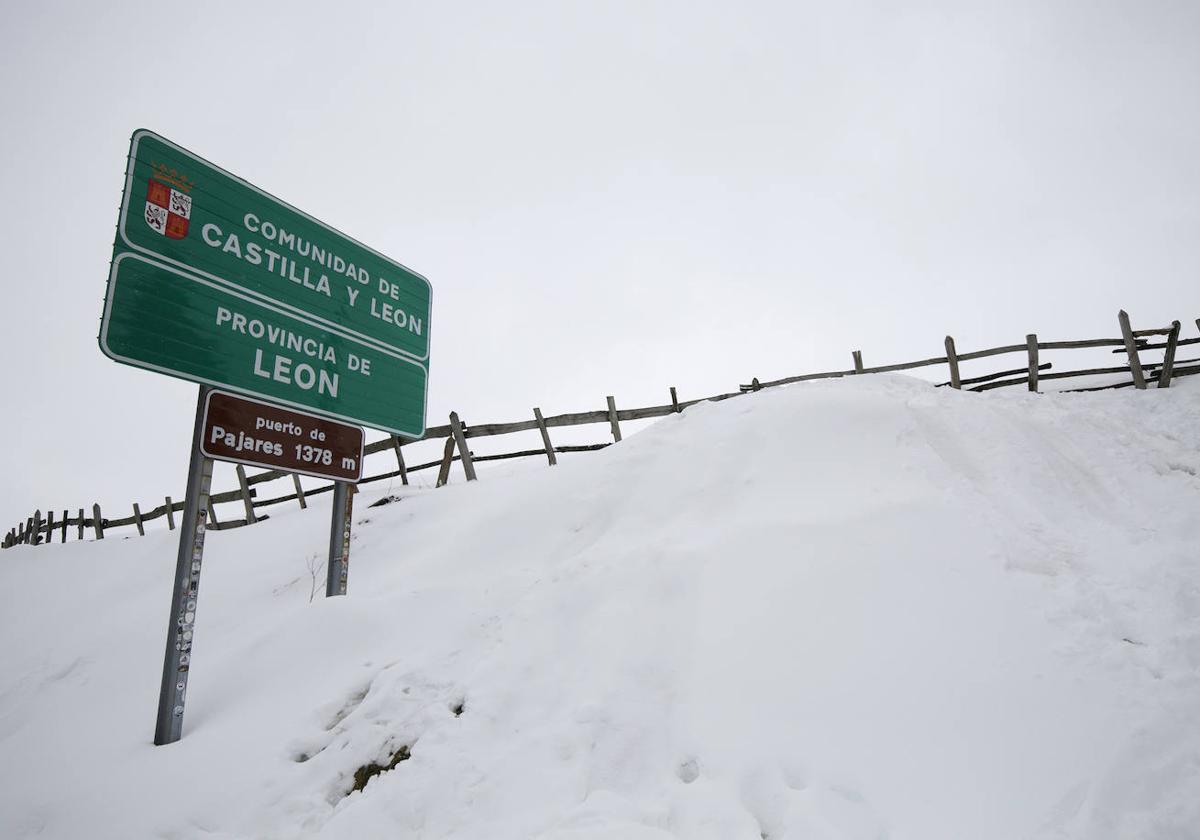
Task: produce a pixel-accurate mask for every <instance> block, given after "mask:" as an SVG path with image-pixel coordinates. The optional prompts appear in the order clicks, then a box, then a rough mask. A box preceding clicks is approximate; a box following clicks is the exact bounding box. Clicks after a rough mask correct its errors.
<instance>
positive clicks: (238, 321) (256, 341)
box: [100, 252, 428, 437]
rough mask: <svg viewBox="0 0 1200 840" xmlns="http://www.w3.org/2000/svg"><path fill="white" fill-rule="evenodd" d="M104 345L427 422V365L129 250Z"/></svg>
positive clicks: (386, 423)
mask: <svg viewBox="0 0 1200 840" xmlns="http://www.w3.org/2000/svg"><path fill="white" fill-rule="evenodd" d="M100 344H101V347H102V348H103V349H104V352H105V354H107V355H108V356H109V358H112V359H115V360H116V361H118V362H125V363H127V364H131V365H136V366H137V367H142V368H147V369H149V370H155V371H158V372H160V373H166V374H170V375H172V376H178V377H182V378H183V379H190V380H192V381H194V382H203V383H206V384H209V385H221V386H223V387H226V388H229V389H231V390H234V391H240V392H242V393H244V394H254V395H257V396H260V397H262V398H264V399H267V400H270V401H271V402H274V403H279V404H282V405H290V406H294V407H296V408H307V409H312V410H315V411H318V412H320V413H322V414H325V415H327V416H329V417H333V418H336V419H339V420H344V421H348V422H351V423H360V424H362V425H364V426H370V427H372V428H376V429H384V430H386V431H389V432H392V433H393V434H398V435H404V436H409V437H420V436H421V434H423V433H424V431H425V390H426V381H427V378H428V377H427V374H426V372H425V368H424V367H423V366H422V365H421V364H420V363H419V362H416V361H414V360H412V359H410V358H408V357H407V356H403V355H401V354H399V353H394V352H390V351H384V350H380V349H378V348H376V347H374V346H373V345H370V344H366V343H365V342H362V341H358V340H356V339H350V338H347V337H345V336H343V335H339V334H338V333H335V332H333V331H332V330H328V329H325V328H324V327H321V326H318V325H316V324H313V323H312V322H310V321H308V320H307V319H305V318H302V317H300V316H299V315H296V314H294V313H291V312H288V311H287V310H285V309H284V308H283V307H281V306H277V305H275V304H266V303H261V302H259V301H257V300H253V299H252V298H250V296H249V295H245V294H242V293H241V292H233V291H230V290H229V289H228V288H226V287H224V286H222V285H220V284H218V283H216V282H214V281H212V280H206V279H204V278H203V277H195V276H192V275H190V274H187V273H186V272H184V271H181V270H180V269H177V268H171V267H169V266H165V265H161V264H159V263H155V262H152V261H150V260H148V259H146V258H145V257H142V256H140V255H138V254H133V253H129V252H125V253H123V254H118V255H117V257H116V259H114V260H113V265H112V272H111V274H110V276H109V280H108V299H107V301H106V302H105V307H104V329H103V331H102V333H101V336H100Z"/></svg>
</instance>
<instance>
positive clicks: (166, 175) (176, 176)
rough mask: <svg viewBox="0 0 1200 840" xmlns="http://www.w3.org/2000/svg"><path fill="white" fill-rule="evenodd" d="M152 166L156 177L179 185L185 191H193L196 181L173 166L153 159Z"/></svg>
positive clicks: (173, 184) (172, 184) (176, 185)
mask: <svg viewBox="0 0 1200 840" xmlns="http://www.w3.org/2000/svg"><path fill="white" fill-rule="evenodd" d="M150 166H151V167H153V169H154V177H155V178H156V179H158V180H159V181H165V182H166V183H168V184H170V185H171V186H174V187H178V188H179V189H181V190H183V191H184V192H191V191H192V187H194V186H196V182H195V181H192V180H190V179H189V178H188V177H187V176H186V175H184V174H183V173H182V172H180V171H179V170H178V169H176V168H175V167H173V166H167V165H166V164H165V163H158V162H157V161H151V162H150Z"/></svg>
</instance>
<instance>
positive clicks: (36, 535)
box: [30, 509, 42, 545]
mask: <svg viewBox="0 0 1200 840" xmlns="http://www.w3.org/2000/svg"><path fill="white" fill-rule="evenodd" d="M30 533H31V534H32V535H33V536H32V537H31V538H30V542H32V543H33V544H34V545H41V544H42V511H41V509H38V510H35V511H34V512H33V529H32V531H31V532H30Z"/></svg>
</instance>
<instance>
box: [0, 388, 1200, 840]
mask: <svg viewBox="0 0 1200 840" xmlns="http://www.w3.org/2000/svg"><path fill="white" fill-rule="evenodd" d="M1191 384H1192V383H1191V382H1182V383H1180V385H1179V386H1178V387H1176V388H1173V389H1171V390H1170V391H1166V392H1155V391H1150V392H1144V393H1131V392H1128V391H1125V392H1110V393H1098V394H1080V395H1055V396H1051V395H1041V396H1038V395H1030V394H1000V393H997V394H987V395H979V394H968V393H959V392H954V391H950V390H948V389H934V388H932V387H930V386H929V385H927V384H925V383H921V382H917V381H914V380H910V379H905V378H900V377H883V376H871V377H863V378H861V379H848V380H843V381H836V382H829V383H823V384H809V385H804V386H796V387H792V388H785V389H775V390H769V391H762V392H760V393H757V394H754V395H751V396H746V397H744V398H740V399H736V400H731V401H728V402H724V403H719V404H704V405H699V406H696V407H694V408H692V409H689V410H688V411H686V412H685V413H684V414H682V415H679V416H675V417H671V418H668V419H666V420H663V421H662V422H660V423H657V424H655V425H654V426H653V427H651V428H649V429H647V430H646V431H644V432H642V433H640V434H638V435H636V436H635V437H633V438H631V439H628V440H626V441H625V442H624V443H622V444H620V445H619V446H615V447H612V448H610V449H608V450H606V451H604V452H602V453H598V454H597V455H595V456H592V457H590V458H588V459H581V460H578V461H575V462H573V463H569V464H563V465H560V466H558V467H556V468H553V469H551V468H546V469H543V470H540V471H537V472H532V473H528V474H523V475H517V476H511V477H507V478H504V479H496V480H491V481H487V480H484V481H480V482H477V483H474V484H471V485H462V486H452V487H448V488H443V489H441V490H438V491H436V492H428V491H413V492H411V493H409V494H408V495H406V496H405V497H404V498H403V499H402V500H401V501H399V502H396V503H392V504H389V505H386V506H383V507H378V508H368V507H367V504H369V503H370V502H371V501H374V499H375V498H377V497H378V496H379V495H381V493H380V492H379V491H377V492H374V493H371V492H368V493H364V494H362V495H361V496H359V498H358V501H357V508H356V524H355V541H354V553H353V558H352V562H351V571H350V595H349V597H346V598H338V599H330V600H325V599H323V598H321V597H320V596H319V595H318V597H317V599H316V600H315V601H313V602H312V603H309V591H310V588H311V581H310V577H309V573H308V571H307V570H306V560H307V558H309V557H310V556H312V555H314V554H321V553H322V551H323V547H324V546H325V545H326V539H327V528H328V513H327V508H326V509H324V510H321V509H319V508H318V506H317V505H316V504H314V505H313V508H316V509H310V510H309V511H308V512H300V511H293V512H283V513H280V514H276V515H275V516H274V518H272V519H271V520H270V521H269V522H266V523H264V524H262V525H260V526H256V527H253V528H245V529H241V530H237V531H229V532H219V533H214V534H210V535H209V542H208V550H207V554H206V560H207V562H206V565H205V571H204V577H203V580H202V582H201V593H200V605H199V610H198V617H197V641H196V650H195V657H194V666H193V676H192V683H191V695H190V697H189V698H188V710H187V716H186V719H185V729H184V738H183V740H182V741H181V742H179V743H178V744H175V745H172V746H168V747H153V746H152V745H151V743H150V740H151V737H152V734H153V728H154V712H155V704H156V701H157V690H158V679H159V668H160V664H161V656H162V649H161V648H162V644H163V638H164V633H165V622H166V620H167V612H168V607H169V590H170V586H171V578H172V571H173V563H174V540H173V536H174V535H173V534H166V533H160V534H151V535H148V536H147V537H145V538H142V539H138V538H136V537H135V538H133V539H126V540H114V539H107V540H104V541H103V542H99V543H67V544H66V545H53V546H50V547H37V548H30V547H20V548H16V549H12V550H9V551H6V552H4V553H3V554H0V593H2V595H0V599H2V600H0V638H2V639H3V640H4V644H3V646H2V649H0V768H2V769H0V836H3V837H6V838H9V837H11V838H17V837H43V838H45V837H55V838H83V837H87V838H109V837H111V838H122V839H123V840H126V839H127V838H140V837H162V838H193V837H196V838H212V839H213V840H216V838H291V837H321V838H376V837H379V838H383V837H389V838H396V837H405V838H407V837H412V838H418V837H419V838H435V837H457V838H480V840H484V839H485V838H486V840H506V839H507V838H513V840H517V838H520V840H526V838H541V840H667V838H688V840H691V838H713V840H729V839H730V838H750V840H756V839H757V838H770V840H785V838H791V840H801V838H803V840H822V839H823V838H828V839H829V840H833V838H837V839H838V840H843V838H847V839H848V840H859V838H862V840H867V839H868V838H870V840H876V838H885V837H886V838H891V840H939V838H945V840H960V838H975V839H976V840H988V838H996V840H1001V839H1003V840H1010V839H1011V838H1038V839H1039V840H1050V838H1088V840H1097V839H1098V838H1139V840H1143V839H1144V838H1189V837H1197V836H1200V728H1198V724H1197V721H1198V720H1200V715H1198V714H1197V709H1200V564H1198V562H1197V561H1198V560H1200V557H1198V554H1200V552H1198V548H1200V521H1198V519H1197V515H1196V514H1197V511H1198V510H1200V479H1198V478H1197V472H1198V470H1200V429H1198V428H1197V423H1196V417H1197V416H1200V389H1198V388H1195V387H1191ZM326 504H327V502H326ZM401 746H407V747H410V748H411V754H412V757H411V758H410V759H409V760H407V761H403V762H402V763H399V764H398V765H397V766H396V767H395V769H393V770H390V771H388V772H384V773H382V774H381V775H379V776H377V777H375V778H374V779H372V780H371V781H370V782H369V783H368V784H367V786H366V788H365V789H364V790H362V791H361V792H354V793H348V792H349V791H350V788H351V787H352V785H353V776H354V773H355V771H356V770H357V769H358V768H360V767H362V766H363V765H365V764H368V763H371V762H377V763H384V764H386V763H387V762H388V759H389V758H390V757H391V756H392V755H393V754H394V753H395V752H396V750H397V749H399V748H400V747H401Z"/></svg>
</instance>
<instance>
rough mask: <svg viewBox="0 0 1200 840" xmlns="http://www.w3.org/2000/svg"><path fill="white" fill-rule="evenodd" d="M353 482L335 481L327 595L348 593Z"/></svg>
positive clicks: (330, 526) (326, 580) (326, 583)
mask: <svg viewBox="0 0 1200 840" xmlns="http://www.w3.org/2000/svg"><path fill="white" fill-rule="evenodd" d="M354 492H355V487H354V485H353V484H348V483H346V482H345V481H337V482H334V485H333V516H332V519H331V521H330V525H329V571H328V573H327V574H326V577H325V597H326V598H332V597H333V596H334V595H345V594H346V581H347V578H348V577H349V574H350V520H351V519H352V518H353V516H354Z"/></svg>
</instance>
